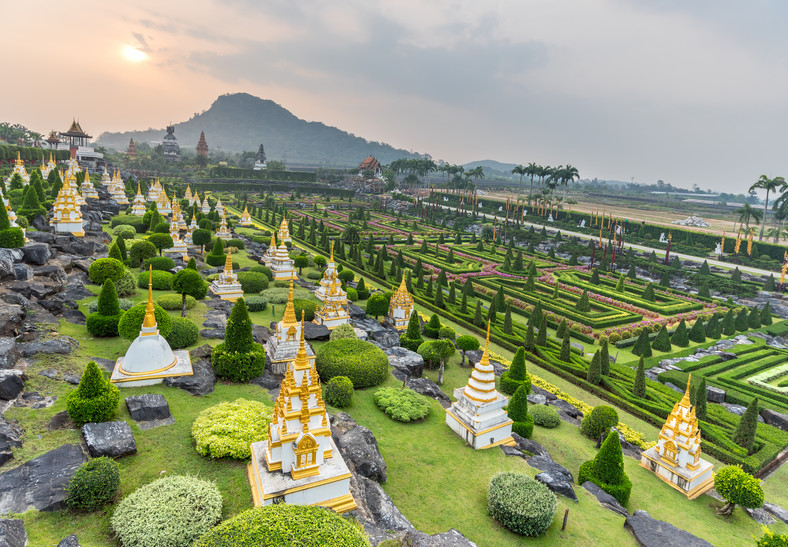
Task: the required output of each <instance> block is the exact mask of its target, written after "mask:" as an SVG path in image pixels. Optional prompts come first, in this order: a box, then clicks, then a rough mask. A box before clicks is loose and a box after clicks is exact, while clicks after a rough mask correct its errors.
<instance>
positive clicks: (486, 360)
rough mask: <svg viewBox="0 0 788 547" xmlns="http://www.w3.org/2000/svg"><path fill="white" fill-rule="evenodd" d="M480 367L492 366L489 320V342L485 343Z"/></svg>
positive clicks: (488, 326) (488, 325) (488, 324)
mask: <svg viewBox="0 0 788 547" xmlns="http://www.w3.org/2000/svg"><path fill="white" fill-rule="evenodd" d="M479 364H480V365H484V366H489V365H490V320H489V319H488V320H487V340H485V342H484V353H482V358H481V360H480V361H479Z"/></svg>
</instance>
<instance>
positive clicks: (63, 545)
mask: <svg viewBox="0 0 788 547" xmlns="http://www.w3.org/2000/svg"><path fill="white" fill-rule="evenodd" d="M57 547H82V546H81V545H80V544H79V540H78V539H77V535H76V534H71V535H70V536H68V537H67V538H66V539H64V540H63V541H61V542H60V543H58V544H57Z"/></svg>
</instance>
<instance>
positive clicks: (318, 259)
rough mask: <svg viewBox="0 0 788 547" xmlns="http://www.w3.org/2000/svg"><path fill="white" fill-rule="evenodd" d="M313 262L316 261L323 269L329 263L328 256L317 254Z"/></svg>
mask: <svg viewBox="0 0 788 547" xmlns="http://www.w3.org/2000/svg"><path fill="white" fill-rule="evenodd" d="M312 262H314V263H315V266H317V267H318V268H319V269H321V270H322V269H323V268H325V267H326V264H328V261H327V260H326V257H324V256H323V255H315V256H314V257H313V258H312Z"/></svg>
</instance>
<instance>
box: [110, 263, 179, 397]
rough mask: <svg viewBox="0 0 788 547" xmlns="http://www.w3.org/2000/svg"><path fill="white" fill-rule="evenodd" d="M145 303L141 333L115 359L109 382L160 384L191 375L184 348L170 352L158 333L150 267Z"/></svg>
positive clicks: (126, 384)
mask: <svg viewBox="0 0 788 547" xmlns="http://www.w3.org/2000/svg"><path fill="white" fill-rule="evenodd" d="M149 272H150V273H149V277H148V303H147V305H146V308H145V319H144V320H143V321H142V328H141V329H140V335H139V336H137V338H136V339H135V340H134V341H133V342H132V343H131V345H130V346H129V349H128V350H126V355H125V356H123V357H119V358H118V360H117V361H116V362H115V369H114V370H113V371H112V376H111V377H110V381H111V382H112V383H115V384H119V386H120V387H137V386H149V385H153V384H160V383H161V382H162V381H163V380H164V378H170V377H174V376H191V375H192V374H193V372H192V362H191V358H190V357H189V352H188V351H186V350H176V351H172V348H170V344H169V343H167V340H165V339H164V337H163V336H162V335H161V334H159V327H158V324H157V323H156V315H155V313H154V308H153V269H152V268H151V269H150V270H149Z"/></svg>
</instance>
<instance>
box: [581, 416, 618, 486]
mask: <svg viewBox="0 0 788 547" xmlns="http://www.w3.org/2000/svg"><path fill="white" fill-rule="evenodd" d="M617 423H618V413H617V412H616V410H615V409H614V408H613V407H610V406H605V405H599V406H595V407H594V409H593V410H592V411H591V413H590V414H588V415H586V416H585V417H583V421H582V422H581V423H580V432H581V433H582V434H583V435H585V436H586V437H588V438H589V439H593V440H595V441H596V440H597V439H599V436H600V435H602V434H604V435H607V432H608V431H610V428H611V427H613V426H615V425H616V424H617ZM581 484H582V483H581Z"/></svg>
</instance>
